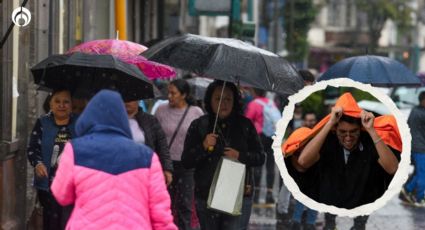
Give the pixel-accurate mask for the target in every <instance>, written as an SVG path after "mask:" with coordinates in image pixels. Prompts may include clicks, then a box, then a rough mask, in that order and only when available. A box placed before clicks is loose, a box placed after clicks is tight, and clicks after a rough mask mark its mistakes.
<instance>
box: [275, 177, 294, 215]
mask: <svg viewBox="0 0 425 230" xmlns="http://www.w3.org/2000/svg"><path fill="white" fill-rule="evenodd" d="M290 200H291V193H290V192H289V190H288V188H287V187H286V185H285V184H284V183H282V186H281V187H280V191H279V195H278V197H277V205H276V209H277V212H278V213H280V214H283V213H288V208H289V201H290Z"/></svg>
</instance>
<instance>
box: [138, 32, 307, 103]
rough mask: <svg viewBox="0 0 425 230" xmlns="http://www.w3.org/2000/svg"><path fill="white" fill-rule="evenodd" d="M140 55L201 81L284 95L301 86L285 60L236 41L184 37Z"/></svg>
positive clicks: (292, 69) (191, 36)
mask: <svg viewBox="0 0 425 230" xmlns="http://www.w3.org/2000/svg"><path fill="white" fill-rule="evenodd" d="M141 55H143V56H145V57H146V58H148V59H149V60H152V61H156V62H159V63H163V64H166V65H170V66H173V67H176V68H180V69H183V70H187V71H190V72H194V73H196V74H198V75H200V76H203V77H209V78H215V79H220V80H224V81H231V82H235V83H239V81H240V82H243V83H246V84H248V85H250V86H253V87H257V88H261V89H264V90H267V91H274V92H277V93H280V94H285V95H289V94H294V93H296V92H297V91H298V90H299V89H301V88H303V86H304V82H303V79H302V78H301V76H300V75H299V74H298V72H297V71H296V70H295V68H294V67H293V66H292V65H291V64H289V63H288V62H287V61H286V60H285V59H283V58H282V57H279V56H277V55H276V54H274V53H271V52H269V51H266V50H263V49H260V48H257V47H255V46H252V45H250V44H248V43H245V42H242V41H240V40H237V39H230V38H211V37H205V36H199V35H193V34H185V35H181V36H177V37H171V38H169V39H166V40H164V41H161V42H159V43H157V44H155V45H154V46H152V47H150V48H149V49H148V50H146V51H145V52H143V53H142V54H141Z"/></svg>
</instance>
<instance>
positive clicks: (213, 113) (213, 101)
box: [182, 81, 265, 230]
mask: <svg viewBox="0 0 425 230" xmlns="http://www.w3.org/2000/svg"><path fill="white" fill-rule="evenodd" d="M204 103H205V110H206V111H207V114H206V115H204V116H202V117H200V118H198V119H196V120H194V121H193V122H192V124H191V125H190V128H189V130H188V132H187V135H186V139H185V143H184V150H183V154H182V163H183V166H184V167H185V168H188V169H193V168H194V169H195V174H194V177H195V198H196V208H197V214H198V217H199V221H200V224H201V229H203V230H204V229H205V230H210V229H211V230H227V229H228V230H230V229H232V230H233V229H247V226H248V223H249V217H250V214H251V208H252V186H253V178H252V167H256V166H261V165H262V164H264V160H265V154H264V151H263V147H262V145H261V141H260V139H259V137H258V135H257V131H256V130H255V127H254V125H253V124H252V122H251V121H250V120H249V119H248V118H246V117H245V116H243V114H242V110H241V103H240V95H239V90H238V89H237V87H236V86H235V85H234V84H233V83H226V85H225V86H224V82H223V81H214V82H213V83H211V84H210V85H209V86H208V88H207V91H206V94H205V98H204ZM223 156H226V157H229V158H231V159H234V160H237V161H239V162H240V163H242V164H245V166H246V167H247V169H246V172H247V175H246V181H245V184H244V187H245V192H244V197H243V202H242V210H241V212H242V215H240V216H232V215H229V214H224V213H222V212H218V211H214V210H211V209H208V208H207V198H208V194H209V190H210V187H211V184H212V181H213V176H214V173H215V171H216V168H217V166H218V163H219V161H220V159H221V158H222V157H223ZM229 176H231V175H229Z"/></svg>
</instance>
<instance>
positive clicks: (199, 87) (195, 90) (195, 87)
mask: <svg viewBox="0 0 425 230" xmlns="http://www.w3.org/2000/svg"><path fill="white" fill-rule="evenodd" d="M186 81H187V83H189V85H190V88H191V91H192V92H191V93H192V95H193V96H194V97H195V99H196V100H202V99H203V98H204V96H205V92H206V91H207V88H208V85H209V84H211V83H212V82H213V80H211V79H208V78H201V77H194V78H190V79H187V80H186Z"/></svg>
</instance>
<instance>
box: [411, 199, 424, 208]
mask: <svg viewBox="0 0 425 230" xmlns="http://www.w3.org/2000/svg"><path fill="white" fill-rule="evenodd" d="M414 205H415V206H416V207H418V208H423V207H425V198H423V199H422V200H420V201H419V202H415V203H414Z"/></svg>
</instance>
